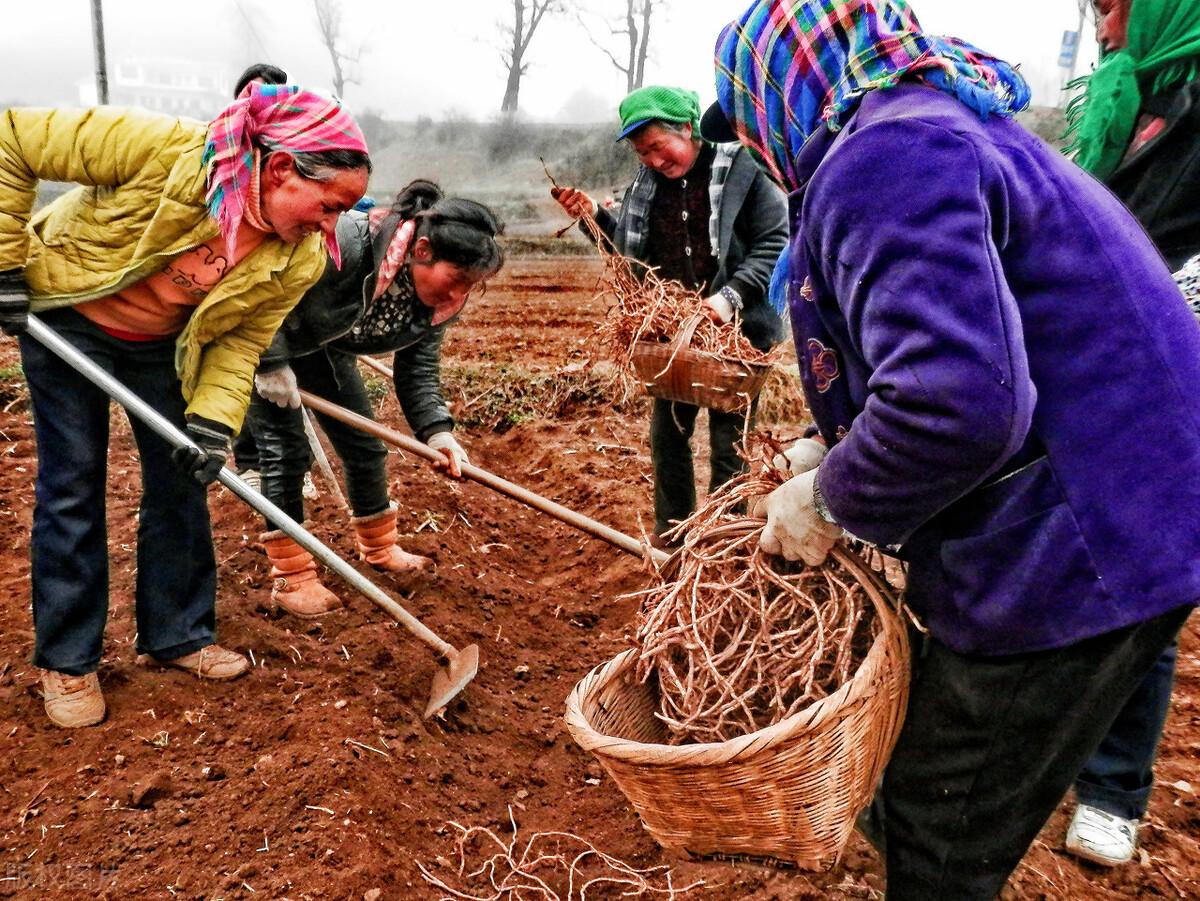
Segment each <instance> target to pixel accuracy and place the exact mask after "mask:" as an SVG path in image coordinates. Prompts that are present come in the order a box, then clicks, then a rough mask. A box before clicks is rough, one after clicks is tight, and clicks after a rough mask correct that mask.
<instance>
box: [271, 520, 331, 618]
mask: <svg viewBox="0 0 1200 901" xmlns="http://www.w3.org/2000/svg"><path fill="white" fill-rule="evenodd" d="M259 540H260V541H262V543H263V547H264V548H265V549H266V552H267V558H268V559H269V560H270V561H271V578H273V579H274V580H275V584H274V586H272V588H271V600H272V601H273V602H274V603H275V604H278V605H279V606H280V607H282V608H283V609H284V610H286V611H287V612H288V613H290V614H292V615H293V616H299V617H301V618H302V619H315V618H316V617H318V616H324V615H325V614H326V613H329V612H330V611H333V610H337V609H338V608H339V607H341V606H342V602H341V601H340V600H339V599H338V596H337V595H336V594H334V593H333V592H332V591H330V590H329V589H328V588H326V587H325V586H324V585H322V584H321V579H320V577H318V576H317V564H316V561H315V560H313V556H312V554H310V553H309V552H308V551H306V550H305V549H304V548H302V547H300V545H298V544H297V543H296V542H295V541H293V540H292V539H291V538H288V536H287V535H285V534H284V533H283V532H281V531H278V530H276V531H274V532H264V533H263V534H262V535H261V536H259Z"/></svg>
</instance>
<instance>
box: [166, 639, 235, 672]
mask: <svg viewBox="0 0 1200 901" xmlns="http://www.w3.org/2000/svg"><path fill="white" fill-rule="evenodd" d="M155 662H156V663H160V664H162V665H163V666H173V667H175V669H181V670H187V671H188V672H189V673H192V674H193V675H195V676H199V677H200V678H201V679H217V680H225V679H236V678H237V677H238V676H240V675H242V674H243V673H245V672H246V671H247V670H249V669H250V661H249V660H247V659H246V658H245V657H243V656H242V655H241V654H239V653H237V652H236V651H231V650H229V649H228V648H223V647H221V646H220V645H219V644H210V645H209V646H208V647H206V648H201V649H200V650H198V651H193V652H192V653H191V654H184V655H183V656H182V657H176V658H175V659H174V660H158V659H157V658H155Z"/></svg>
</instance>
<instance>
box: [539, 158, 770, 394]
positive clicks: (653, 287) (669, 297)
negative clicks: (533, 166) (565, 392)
mask: <svg viewBox="0 0 1200 901" xmlns="http://www.w3.org/2000/svg"><path fill="white" fill-rule="evenodd" d="M542 165H543V168H545V161H543V163H542ZM546 177H547V178H548V179H550V182H551V184H552V185H553V187H552V188H551V194H552V195H554V196H555V197H557V196H559V194H561V192H562V191H563V190H565V189H564V188H563V187H562V186H561V185H559V184H558V182H556V181H555V180H554V176H553V175H551V174H550V170H549V169H546ZM579 221H580V222H582V223H583V227H584V228H585V229H586V230H587V232H588V234H589V235H590V236H591V238H592V240H593V241H594V242H595V243H596V247H597V248H599V250H600V257H601V259H602V261H603V263H604V274H603V276H602V277H601V280H602V282H603V284H604V292H605V293H606V294H608V295H610V297H611V299H612V301H613V303H612V304H611V305H610V306H609V310H608V315H607V316H606V317H605V318H604V321H603V322H602V323H601V324H600V326H599V328H597V330H596V337H597V338H598V339H599V341H600V345H601V348H602V350H603V353H604V356H605V357H606V358H608V359H609V360H611V361H612V362H613V363H615V364H616V365H617V366H618V368H619V369H620V370H621V371H622V372H623V373H625V374H626V375H629V376H632V375H634V369H633V349H634V345H635V344H636V342H638V341H662V342H667V341H670V340H671V339H672V338H674V337H675V335H676V333H678V332H679V329H680V328H681V327H682V325H683V323H684V322H685V321H687V320H688V319H689V318H691V317H692V316H694V315H697V314H699V315H701V316H703V317H704V321H703V322H701V323H700V325H699V327H698V328H697V329H696V333H695V335H694V336H693V338H692V343H691V348H692V350H694V351H699V352H700V353H706V354H710V355H712V356H713V357H716V358H719V359H723V360H731V361H734V362H737V363H743V364H765V363H770V362H771V361H772V359H774V358H773V356H772V355H771V354H769V353H764V352H763V351H761V350H758V349H757V348H756V347H755V346H754V345H753V344H751V343H750V341H749V340H748V339H747V338H746V336H745V335H744V334H742V329H741V327H740V323H739V321H738V317H736V316H735V317H734V319H733V320H732V321H731V322H729V323H725V324H719V323H716V322H713V321H712V319H711V318H710V317H709V314H708V307H707V306H706V305H705V303H704V297H702V296H701V295H700V294H699V293H698V292H696V291H692V290H689V289H688V288H685V287H684V286H683V285H682V284H681V283H680V282H677V281H673V280H670V279H664V278H662V277H660V276H659V274H658V273H657V271H655V270H654V269H653V268H650V267H646V266H644V265H642V264H641V263H640V262H638V261H636V260H631V259H630V258H629V257H625V256H622V255H621V254H619V253H617V252H616V249H615V248H614V247H613V245H612V242H611V241H610V240H609V239H608V236H607V235H605V234H604V231H603V229H601V228H600V226H599V224H598V223H597V222H596V219H595V217H594V216H591V215H585V216H582V217H580V219H579ZM573 224H574V223H572V225H573ZM570 227H571V226H570V225H568V226H567V227H566V228H564V229H563V230H562V231H560V232H559V235H562V234H565V233H566V231H567V229H569V228H570Z"/></svg>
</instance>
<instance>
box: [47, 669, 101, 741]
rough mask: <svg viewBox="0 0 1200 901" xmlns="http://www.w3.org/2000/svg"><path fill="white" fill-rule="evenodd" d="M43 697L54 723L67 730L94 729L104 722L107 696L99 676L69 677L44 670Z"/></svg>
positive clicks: (51, 720)
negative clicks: (84, 727) (101, 687)
mask: <svg viewBox="0 0 1200 901" xmlns="http://www.w3.org/2000/svg"><path fill="white" fill-rule="evenodd" d="M42 697H43V698H44V699H45V703H46V716H48V717H50V722H52V723H54V725H56V726H62V727H63V728H64V729H78V728H79V727H80V726H94V725H96V723H98V722H100V721H101V720H102V719H104V712H105V707H104V693H103V692H102V691H101V690H100V680H99V679H98V678H97V677H96V674H95V673H88V674H87V675H86V676H68V675H67V674H66V673H59V672H55V671H54V670H49V669H46V670H42Z"/></svg>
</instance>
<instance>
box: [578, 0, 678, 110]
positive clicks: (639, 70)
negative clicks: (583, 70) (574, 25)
mask: <svg viewBox="0 0 1200 901" xmlns="http://www.w3.org/2000/svg"><path fill="white" fill-rule="evenodd" d="M623 3H624V6H625V10H624V14H623V15H621V16H620V17H619V18H607V19H606V20H605V24H604V27H607V28H608V32H609V35H610V36H611V37H614V38H615V37H618V36H623V37H624V41H623V42H622V43H623V46H622V48H621V51H620V53H621V56H622V57H624V59H623V60H622V59H621V58H619V57H618V56H617V54H616V53H614V52H613V51H612V50H610V49H609V48H608V47H607V46H605V45H604V44H603V43H602V42H601V41H598V40H597V39H596V37H595V35H593V33H592V28H591V27H589V25H588V23H587V22H586V21H584V18H583V16H579V22H580V24H581V25H583V29H584V31H585V32H586V33H587V36H588V40H589V41H591V42H592V43H593V44H595V45H596V47H597V48H598V49H599V50H600V52H602V53H603V54H604V55H605V56H607V57H608V59H609V62H611V63H612V64H613V65H614V66H615V67H616V69H617V71H618V72H621V73H622V74H624V76H625V90H626V92H629V91H636V90H637V89H638V88H640V87H641V86H642V85H643V84H645V83H646V57H647V55H648V54H649V52H650V20H651V19H652V18H653V15H654V11H655V10H656V9H660V8H661V7H663V6H665V5H666V3H667V0H623Z"/></svg>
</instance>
